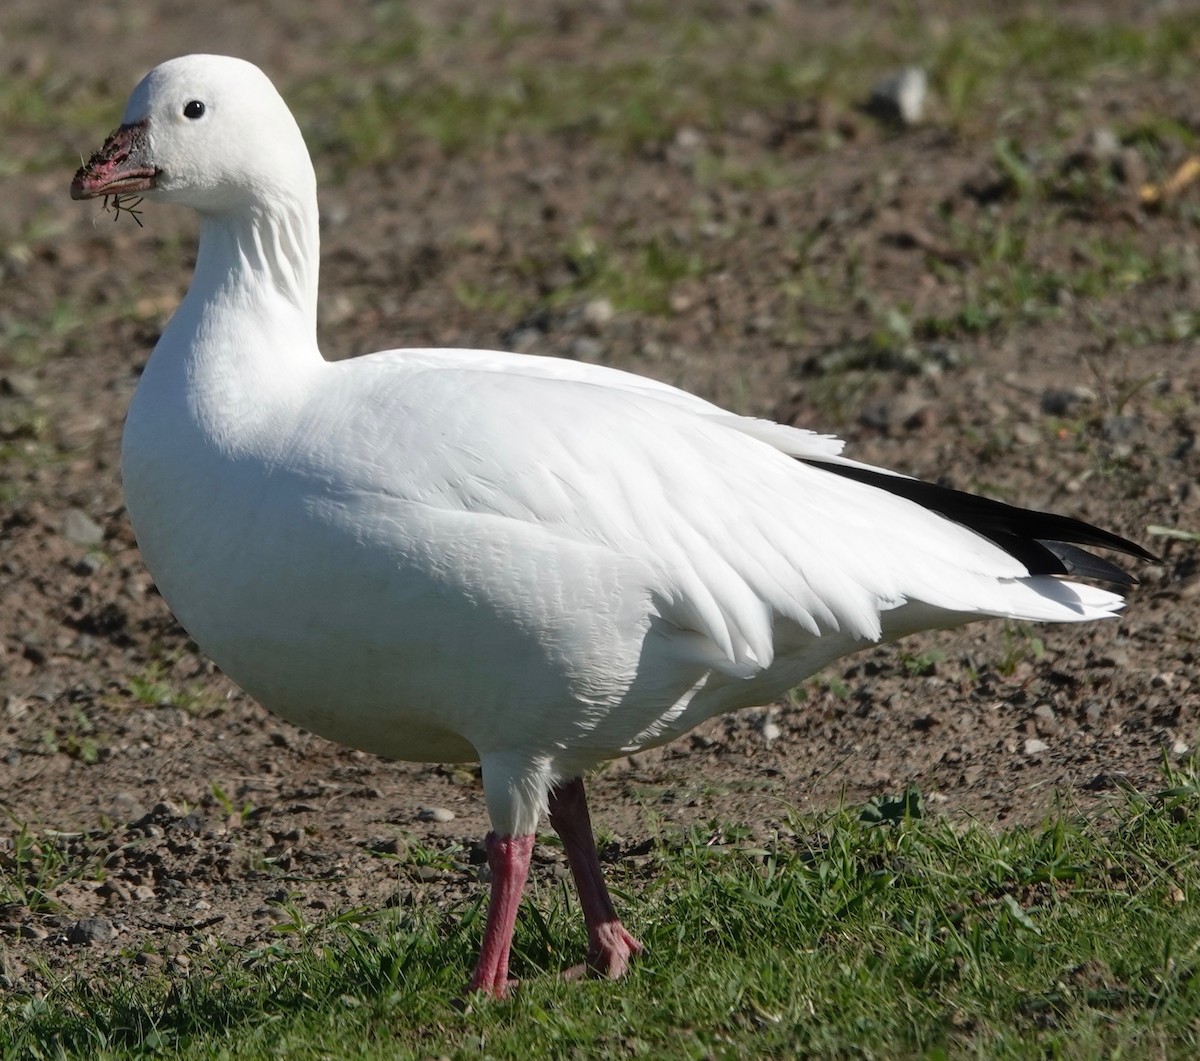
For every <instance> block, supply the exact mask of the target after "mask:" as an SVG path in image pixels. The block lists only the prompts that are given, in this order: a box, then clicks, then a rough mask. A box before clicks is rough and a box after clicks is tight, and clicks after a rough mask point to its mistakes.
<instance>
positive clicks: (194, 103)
mask: <svg viewBox="0 0 1200 1061" xmlns="http://www.w3.org/2000/svg"><path fill="white" fill-rule="evenodd" d="M203 114H204V104H203V103H201V102H200V101H199V100H198V99H194V100H191V101H189V102H188V103H185V104H184V106H183V116H184V117H185V118H199V117H201V116H202V115H203Z"/></svg>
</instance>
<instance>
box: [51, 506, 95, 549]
mask: <svg viewBox="0 0 1200 1061" xmlns="http://www.w3.org/2000/svg"><path fill="white" fill-rule="evenodd" d="M61 530H62V536H63V537H64V538H66V539H67V541H69V542H71V543H72V544H74V545H82V546H83V547H84V548H85V549H92V548H95V547H96V546H97V545H99V544H100V543H101V542H103V541H104V528H103V527H101V526H100V524H99V523H97V522H96V521H95V520H94V519H92V517H91V516H89V515H88V514H87V513H86V512H84V511H83V510H82V509H79V508H69V509H67V511H66V512H64V513H63V517H62V524H61Z"/></svg>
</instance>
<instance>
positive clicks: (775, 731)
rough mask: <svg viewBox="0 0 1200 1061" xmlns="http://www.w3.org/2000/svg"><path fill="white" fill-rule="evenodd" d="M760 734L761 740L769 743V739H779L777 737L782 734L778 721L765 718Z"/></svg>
mask: <svg viewBox="0 0 1200 1061" xmlns="http://www.w3.org/2000/svg"><path fill="white" fill-rule="evenodd" d="M762 735H763V740H765V741H766V742H767V743H768V744H770V743H771V741H773V740H779V738H780V737H782V736H783V730H781V729H780V728H779V725H778V723H775V722H772V721H771V720H770V719H767V721H766V722H764V723H763V727H762Z"/></svg>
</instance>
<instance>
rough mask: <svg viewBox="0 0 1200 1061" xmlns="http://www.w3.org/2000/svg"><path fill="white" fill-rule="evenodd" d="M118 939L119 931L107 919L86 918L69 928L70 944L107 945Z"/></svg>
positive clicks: (68, 940)
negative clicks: (106, 943)
mask: <svg viewBox="0 0 1200 1061" xmlns="http://www.w3.org/2000/svg"><path fill="white" fill-rule="evenodd" d="M116 937H117V930H116V928H115V927H114V926H113V923H112V922H111V921H110V920H109V919H108V918H107V917H84V918H80V919H79V920H78V921H74V922H72V923H71V924H70V925H68V926H67V942H68V943H76V944H82V943H105V942H107V941H108V940H110V939H116Z"/></svg>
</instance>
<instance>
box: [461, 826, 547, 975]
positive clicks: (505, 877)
mask: <svg viewBox="0 0 1200 1061" xmlns="http://www.w3.org/2000/svg"><path fill="white" fill-rule="evenodd" d="M485 843H486V844H487V858H488V865H489V866H490V867H491V870H492V896H491V901H490V902H489V903H488V914H487V927H486V928H485V929H484V930H483V946H482V947H480V949H479V961H478V962H477V963H476V965H475V972H474V974H473V975H472V976H471V983H470V985H469V987H468V990H469V991H483V992H485V993H486V994H489V995H491V996H492V997H493V998H503V997H504V996H505V994H507V992H508V988H509V985H510V981H509V979H508V952H509V948H510V947H511V946H512V936H513V926H514V925H515V924H516V921H517V907H518V906H520V905H521V891H522V890H523V889H524V887H525V878H526V877H527V876H528V875H529V856H530V853H531V852H532V851H533V835H532V834H530V835H529V836H497V835H496V834H495V833H488V834H487V840H486V841H485Z"/></svg>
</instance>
